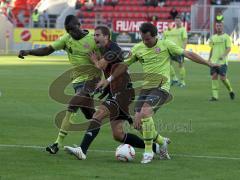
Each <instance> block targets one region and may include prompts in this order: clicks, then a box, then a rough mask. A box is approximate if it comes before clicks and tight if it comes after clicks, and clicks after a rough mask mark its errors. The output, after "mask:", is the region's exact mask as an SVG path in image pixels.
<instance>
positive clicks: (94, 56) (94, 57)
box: [88, 51, 98, 64]
mask: <svg viewBox="0 0 240 180" xmlns="http://www.w3.org/2000/svg"><path fill="white" fill-rule="evenodd" d="M88 55H89V58H90V60H91V61H92V62H93V63H94V64H95V63H96V62H97V61H98V55H97V53H96V51H92V52H90V53H89V54H88Z"/></svg>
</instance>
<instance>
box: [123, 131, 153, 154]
mask: <svg viewBox="0 0 240 180" xmlns="http://www.w3.org/2000/svg"><path fill="white" fill-rule="evenodd" d="M121 142H122V143H123V144H130V145H131V146H133V147H135V148H141V149H144V148H145V144H144V141H143V140H142V139H141V138H140V137H138V136H136V135H135V134H131V133H126V134H125V135H124V138H123V140H122V141H121ZM152 150H153V152H156V144H155V143H153V145H152Z"/></svg>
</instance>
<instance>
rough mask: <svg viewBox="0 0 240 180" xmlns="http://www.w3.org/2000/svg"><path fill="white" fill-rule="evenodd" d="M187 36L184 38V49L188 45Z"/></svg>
mask: <svg viewBox="0 0 240 180" xmlns="http://www.w3.org/2000/svg"><path fill="white" fill-rule="evenodd" d="M187 41H188V40H187V38H186V39H184V40H183V49H186V47H187Z"/></svg>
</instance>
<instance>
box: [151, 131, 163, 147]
mask: <svg viewBox="0 0 240 180" xmlns="http://www.w3.org/2000/svg"><path fill="white" fill-rule="evenodd" d="M153 138H154V139H153V142H156V143H158V144H159V145H162V144H163V140H164V139H163V137H162V136H161V135H160V134H158V132H157V131H156V130H155V131H154V133H153Z"/></svg>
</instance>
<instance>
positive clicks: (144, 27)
mask: <svg viewBox="0 0 240 180" xmlns="http://www.w3.org/2000/svg"><path fill="white" fill-rule="evenodd" d="M139 30H140V31H141V32H142V33H144V34H146V33H147V32H150V34H151V36H152V37H155V36H157V34H158V30H157V27H156V26H154V25H153V24H152V23H150V22H146V23H142V24H141V26H140V28H139Z"/></svg>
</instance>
